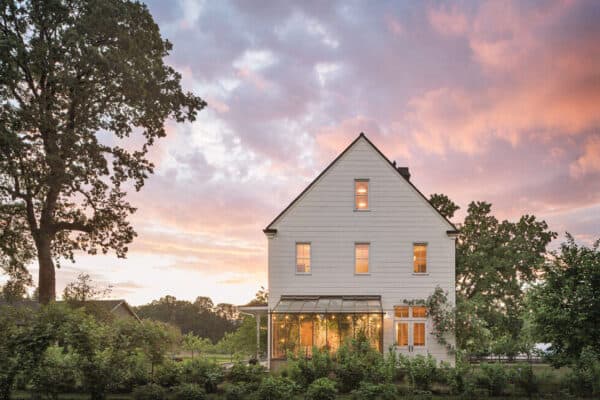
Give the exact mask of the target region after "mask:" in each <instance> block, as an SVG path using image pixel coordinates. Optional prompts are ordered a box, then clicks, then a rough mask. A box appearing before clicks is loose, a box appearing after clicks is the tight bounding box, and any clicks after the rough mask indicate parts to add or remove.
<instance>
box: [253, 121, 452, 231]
mask: <svg viewBox="0 0 600 400" xmlns="http://www.w3.org/2000/svg"><path fill="white" fill-rule="evenodd" d="M361 139H362V140H363V141H364V142H365V143H366V144H367V145H368V146H369V147H370V148H371V149H372V150H373V151H374V152H375V153H376V154H378V155H379V157H380V158H381V159H382V161H384V162H385V163H386V164H387V166H388V167H389V168H391V169H392V171H393V172H394V174H396V175H397V176H398V177H399V178H400V179H401V180H402V181H403V182H405V183H407V184H408V186H409V187H410V189H411V191H413V192H414V193H415V194H416V195H417V197H419V198H420V199H421V200H422V201H424V204H426V205H427V206H429V207H431V209H433V211H434V213H435V214H436V215H437V216H438V217H439V219H440V222H442V223H443V224H445V226H446V233H447V234H448V235H453V234H456V233H458V229H457V228H456V226H455V225H454V224H452V222H450V221H449V220H448V219H447V218H446V217H444V216H443V215H442V214H441V213H440V212H439V211H438V210H437V209H436V208H435V207H434V206H433V205H432V204H431V203H430V202H429V200H428V199H427V198H426V197H425V196H424V195H423V193H421V191H419V189H417V187H416V186H415V185H414V184H413V183H412V182H411V181H410V180H409V179H407V177H406V176H404V175H403V174H402V173H401V172H400V170H399V169H398V168H397V167H396V166H395V165H394V164H393V163H392V162H391V161H390V160H389V159H388V158H387V157H386V156H385V155H384V154H383V153H382V152H381V151H380V150H379V149H378V148H377V147H376V146H375V145H374V144H373V143H372V142H371V141H370V140H369V139H368V138H367V137H366V135H365V134H364V133H362V132H361V133H360V135H359V136H358V137H357V138H356V139H355V140H354V141H353V142H352V143H350V145H348V147H346V148H345V149H344V150H343V151H342V152H341V153H340V154H339V155H338V156H337V157H336V158H335V159H334V160H333V161H332V162H331V163H330V164H329V165H328V166H327V167H326V168H325V169H324V170H323V171H322V172H321V173H320V174H319V175H318V176H317V177H316V178H315V179H314V180H313V181H312V182H311V183H310V184H309V185H308V186H307V187H306V188H305V189H304V190H303V191H302V192H301V193H300V194H299V195H298V196H297V197H296V198H295V199H294V200H293V201H292V202H291V203H290V204H289V205H288V206H287V207H286V208H285V209H284V210H283V211H282V212H281V213H280V214H279V215H277V217H275V219H274V220H273V221H272V222H271V223H270V224H269V225H268V226H267V227H266V228H265V229H264V230H263V232H264V233H265V234H266V235H267V236H269V237H272V236H273V235H275V234H276V233H277V229H276V226H277V224H278V223H279V222H280V221H281V220H282V219H283V218H285V216H286V215H287V214H288V213H289V212H290V211H291V210H292V209H293V208H294V206H296V205H297V204H298V203H299V202H301V201H302V200H303V199H304V198H305V197H306V196H307V195H308V193H309V192H310V191H311V189H313V188H314V187H315V186H316V185H317V184H318V183H319V182H320V181H322V180H323V178H324V177H325V176H326V175H327V173H328V172H330V171H331V170H332V169H333V168H334V167H335V165H336V164H338V163H339V162H340V161H341V160H342V159H343V158H344V156H345V155H347V154H348V153H349V152H350V150H351V149H352V148H354V147H355V145H357V143H359V142H360V141H361ZM355 178H361V177H359V176H356V177H355Z"/></svg>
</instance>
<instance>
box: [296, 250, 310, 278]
mask: <svg viewBox="0 0 600 400" xmlns="http://www.w3.org/2000/svg"><path fill="white" fill-rule="evenodd" d="M296 272H298V273H308V272H310V243H296Z"/></svg>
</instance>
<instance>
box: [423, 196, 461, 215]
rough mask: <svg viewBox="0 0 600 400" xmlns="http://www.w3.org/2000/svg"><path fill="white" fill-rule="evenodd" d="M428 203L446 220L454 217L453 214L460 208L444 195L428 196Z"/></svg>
mask: <svg viewBox="0 0 600 400" xmlns="http://www.w3.org/2000/svg"><path fill="white" fill-rule="evenodd" d="M429 202H430V203H431V205H432V206H433V207H435V208H436V209H437V210H438V211H439V212H440V214H442V215H443V216H444V217H446V218H448V219H450V218H452V217H454V213H455V212H456V211H458V210H459V209H460V207H459V206H458V205H457V204H456V203H454V202H453V201H452V200H450V198H449V197H448V196H446V195H445V194H438V193H434V194H432V195H431V196H429Z"/></svg>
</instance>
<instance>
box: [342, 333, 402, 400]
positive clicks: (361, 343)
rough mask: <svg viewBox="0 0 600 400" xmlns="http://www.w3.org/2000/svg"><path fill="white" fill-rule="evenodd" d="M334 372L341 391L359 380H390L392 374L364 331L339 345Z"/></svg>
mask: <svg viewBox="0 0 600 400" xmlns="http://www.w3.org/2000/svg"><path fill="white" fill-rule="evenodd" d="M336 361H337V364H336V369H335V374H336V377H337V379H338V381H339V384H340V391H341V392H349V391H352V390H354V389H356V388H357V387H358V385H359V384H360V382H362V381H368V382H390V381H391V379H392V377H393V375H392V374H391V371H390V369H389V368H388V367H387V365H386V364H385V362H384V358H383V357H382V355H381V353H379V352H378V351H377V350H375V349H374V348H372V347H371V344H370V342H369V339H368V338H367V337H366V336H365V335H364V333H359V334H358V335H357V337H356V338H355V339H352V340H350V341H349V342H347V343H346V344H344V345H343V346H341V347H340V348H339V349H338V351H337V354H336Z"/></svg>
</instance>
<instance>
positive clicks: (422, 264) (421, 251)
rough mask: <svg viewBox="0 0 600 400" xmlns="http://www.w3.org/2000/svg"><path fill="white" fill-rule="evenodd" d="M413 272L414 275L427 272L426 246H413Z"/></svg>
mask: <svg viewBox="0 0 600 400" xmlns="http://www.w3.org/2000/svg"><path fill="white" fill-rule="evenodd" d="M413 270H414V272H416V273H423V272H427V245H426V244H415V245H413Z"/></svg>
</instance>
